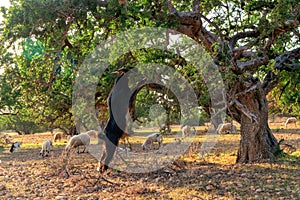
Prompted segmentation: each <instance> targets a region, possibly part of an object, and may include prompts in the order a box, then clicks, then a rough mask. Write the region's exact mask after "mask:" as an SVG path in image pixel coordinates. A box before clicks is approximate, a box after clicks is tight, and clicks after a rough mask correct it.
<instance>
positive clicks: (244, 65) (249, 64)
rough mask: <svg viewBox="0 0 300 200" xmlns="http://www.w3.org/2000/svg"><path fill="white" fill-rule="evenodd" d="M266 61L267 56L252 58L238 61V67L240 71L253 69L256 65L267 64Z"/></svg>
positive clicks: (267, 59) (267, 60)
mask: <svg viewBox="0 0 300 200" xmlns="http://www.w3.org/2000/svg"><path fill="white" fill-rule="evenodd" d="M268 62H269V58H268V57H258V58H256V59H253V60H249V61H246V62H240V63H238V68H239V70H241V71H247V70H253V69H255V68H256V67H259V66H261V65H267V64H268Z"/></svg>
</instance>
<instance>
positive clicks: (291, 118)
mask: <svg viewBox="0 0 300 200" xmlns="http://www.w3.org/2000/svg"><path fill="white" fill-rule="evenodd" d="M288 124H295V127H297V119H296V117H290V118H288V119H287V120H286V121H285V124H284V125H285V128H287V125H288Z"/></svg>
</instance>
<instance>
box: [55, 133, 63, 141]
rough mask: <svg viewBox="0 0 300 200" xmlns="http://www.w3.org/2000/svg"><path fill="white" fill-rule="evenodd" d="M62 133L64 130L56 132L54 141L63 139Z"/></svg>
mask: <svg viewBox="0 0 300 200" xmlns="http://www.w3.org/2000/svg"><path fill="white" fill-rule="evenodd" d="M62 135H63V133H62V132H57V133H55V134H54V138H53V141H54V142H56V141H57V140H59V141H60V140H61V139H62Z"/></svg>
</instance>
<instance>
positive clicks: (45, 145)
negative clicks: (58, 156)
mask: <svg viewBox="0 0 300 200" xmlns="http://www.w3.org/2000/svg"><path fill="white" fill-rule="evenodd" d="M52 149H53V145H52V141H51V140H47V141H45V142H44V143H43V144H42V150H41V151H40V155H41V156H42V157H45V156H48V154H49V153H50V151H51V150H52Z"/></svg>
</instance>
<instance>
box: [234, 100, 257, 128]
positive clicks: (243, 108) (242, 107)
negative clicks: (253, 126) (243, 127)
mask: <svg viewBox="0 0 300 200" xmlns="http://www.w3.org/2000/svg"><path fill="white" fill-rule="evenodd" d="M232 101H233V103H234V105H235V107H236V108H237V109H238V110H239V111H241V112H242V113H243V114H244V115H246V116H247V117H248V118H249V119H250V120H251V122H252V123H253V121H254V122H255V123H258V122H257V117H256V116H255V115H254V114H253V113H252V112H250V111H249V110H248V108H247V107H246V106H245V105H243V104H242V103H241V102H239V101H238V100H236V99H235V98H233V99H232Z"/></svg>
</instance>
